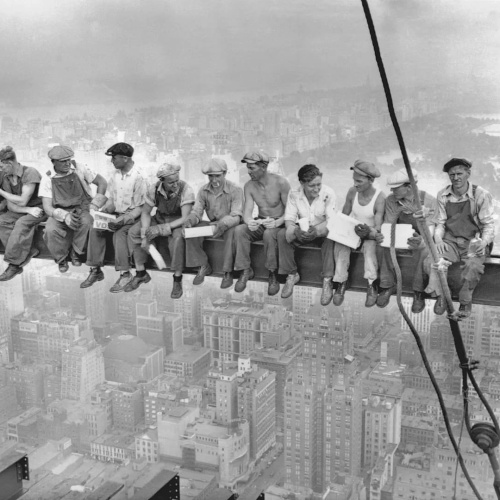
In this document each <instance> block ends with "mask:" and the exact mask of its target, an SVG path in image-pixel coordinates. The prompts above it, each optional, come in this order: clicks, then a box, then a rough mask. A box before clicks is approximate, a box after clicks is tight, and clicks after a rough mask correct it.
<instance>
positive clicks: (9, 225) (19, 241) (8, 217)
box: [0, 211, 47, 266]
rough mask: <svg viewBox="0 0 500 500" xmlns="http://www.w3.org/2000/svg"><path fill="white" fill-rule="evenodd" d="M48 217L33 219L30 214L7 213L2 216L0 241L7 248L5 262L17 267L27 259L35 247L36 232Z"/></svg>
mask: <svg viewBox="0 0 500 500" xmlns="http://www.w3.org/2000/svg"><path fill="white" fill-rule="evenodd" d="M46 220H47V216H43V217H33V216H32V215H30V214H16V213H14V212H9V211H7V212H5V213H3V214H1V215H0V241H1V242H2V245H3V247H4V248H5V253H4V261H5V262H8V263H9V264H14V265H16V266H19V265H21V264H22V263H23V262H24V261H25V260H26V259H27V258H28V254H29V252H30V250H31V247H32V245H33V237H34V236H35V230H36V227H37V226H38V224H40V222H44V221H46Z"/></svg>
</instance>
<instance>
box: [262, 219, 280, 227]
mask: <svg viewBox="0 0 500 500" xmlns="http://www.w3.org/2000/svg"><path fill="white" fill-rule="evenodd" d="M262 225H263V226H264V227H265V228H266V229H274V228H275V227H277V226H276V220H275V219H271V217H268V218H267V219H264V220H263V221H262Z"/></svg>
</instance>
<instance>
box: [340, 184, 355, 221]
mask: <svg viewBox="0 0 500 500" xmlns="http://www.w3.org/2000/svg"><path fill="white" fill-rule="evenodd" d="M355 192H356V190H355V189H354V188H349V191H347V196H346V199H345V203H344V208H343V209H342V213H343V214H344V215H351V212H352V204H353V202H354V193H355Z"/></svg>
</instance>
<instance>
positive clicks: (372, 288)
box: [365, 281, 378, 307]
mask: <svg viewBox="0 0 500 500" xmlns="http://www.w3.org/2000/svg"><path fill="white" fill-rule="evenodd" d="M377 296H378V286H377V283H376V282H375V281H374V282H373V283H372V284H370V283H368V286H367V287H366V300H365V307H373V306H374V305H375V304H376V303H377Z"/></svg>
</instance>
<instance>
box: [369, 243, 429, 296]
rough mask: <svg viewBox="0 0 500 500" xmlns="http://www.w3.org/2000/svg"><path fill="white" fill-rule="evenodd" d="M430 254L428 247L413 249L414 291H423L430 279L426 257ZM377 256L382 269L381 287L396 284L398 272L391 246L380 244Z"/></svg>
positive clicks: (411, 265) (411, 267) (411, 266)
mask: <svg viewBox="0 0 500 500" xmlns="http://www.w3.org/2000/svg"><path fill="white" fill-rule="evenodd" d="M428 255H429V250H428V249H427V247H423V248H419V249H416V250H412V256H411V264H410V269H411V270H412V271H413V283H412V287H413V291H414V292H423V291H424V290H425V287H426V285H427V281H428V279H429V266H428V265H427V264H426V262H425V259H426V257H427V256H428ZM377 257H378V263H379V270H380V287H381V288H390V287H392V286H396V273H395V271H394V265H393V264H392V259H391V251H390V248H386V247H382V246H378V247H377Z"/></svg>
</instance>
